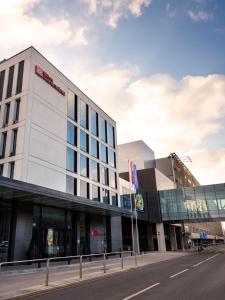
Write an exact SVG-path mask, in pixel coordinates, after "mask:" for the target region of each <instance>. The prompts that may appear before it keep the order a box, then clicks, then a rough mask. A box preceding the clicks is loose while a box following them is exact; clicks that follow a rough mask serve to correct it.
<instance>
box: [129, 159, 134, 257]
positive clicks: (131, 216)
mask: <svg viewBox="0 0 225 300" xmlns="http://www.w3.org/2000/svg"><path fill="white" fill-rule="evenodd" d="M128 170H129V183H130V210H131V215H130V218H131V236H132V250H133V252H134V253H135V252H136V251H135V250H134V220H133V204H132V196H131V188H132V183H131V178H130V177H131V174H130V161H129V160H128Z"/></svg>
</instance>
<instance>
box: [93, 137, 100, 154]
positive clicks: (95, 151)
mask: <svg viewBox="0 0 225 300" xmlns="http://www.w3.org/2000/svg"><path fill="white" fill-rule="evenodd" d="M91 155H92V156H94V157H96V158H99V142H98V141H97V140H96V139H95V138H93V137H92V138H91Z"/></svg>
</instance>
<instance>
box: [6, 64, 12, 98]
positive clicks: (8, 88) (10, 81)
mask: <svg viewBox="0 0 225 300" xmlns="http://www.w3.org/2000/svg"><path fill="white" fill-rule="evenodd" d="M13 76H14V66H11V67H10V68H9V77H8V85H7V93H6V98H9V97H11V96H12V87H13Z"/></svg>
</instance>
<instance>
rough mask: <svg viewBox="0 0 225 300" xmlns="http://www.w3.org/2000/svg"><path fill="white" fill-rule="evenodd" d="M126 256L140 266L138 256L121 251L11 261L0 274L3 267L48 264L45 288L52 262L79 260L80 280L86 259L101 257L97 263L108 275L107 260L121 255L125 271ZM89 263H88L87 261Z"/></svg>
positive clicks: (122, 267) (0, 267)
mask: <svg viewBox="0 0 225 300" xmlns="http://www.w3.org/2000/svg"><path fill="white" fill-rule="evenodd" d="M125 254H130V257H131V256H133V257H134V266H135V267H137V266H138V260H137V255H136V253H135V252H133V251H121V252H108V253H106V252H104V253H96V254H86V255H75V256H63V257H50V258H42V259H31V260H21V261H10V262H2V263H0V272H2V267H3V266H17V265H25V264H33V263H37V264H41V263H42V262H44V263H46V267H45V286H48V285H49V278H50V263H51V262H56V261H68V263H69V264H70V262H71V260H77V261H78V263H77V264H75V265H76V266H77V265H78V266H79V269H78V270H79V272H78V273H79V276H78V277H79V278H80V279H82V278H83V270H84V263H85V259H89V260H92V258H95V257H99V258H101V259H100V260H96V261H95V262H96V263H97V262H101V263H102V264H101V265H102V266H101V269H102V270H103V274H106V272H107V263H106V261H107V259H108V258H109V257H110V256H113V255H114V256H116V255H119V258H120V268H121V270H123V269H124V258H125ZM86 262H87V261H86Z"/></svg>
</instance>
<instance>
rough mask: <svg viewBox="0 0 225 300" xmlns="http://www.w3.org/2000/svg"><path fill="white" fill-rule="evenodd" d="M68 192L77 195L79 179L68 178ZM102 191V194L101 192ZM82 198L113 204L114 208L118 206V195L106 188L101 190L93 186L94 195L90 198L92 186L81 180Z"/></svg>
mask: <svg viewBox="0 0 225 300" xmlns="http://www.w3.org/2000/svg"><path fill="white" fill-rule="evenodd" d="M66 191H67V193H70V194H72V195H77V178H74V177H71V176H68V175H67V176H66ZM100 191H101V192H100ZM80 196H81V197H84V198H86V199H90V198H91V199H92V200H95V201H99V202H101V196H102V202H103V203H105V204H110V196H111V203H112V205H114V206H118V195H117V193H115V192H113V191H109V190H107V189H105V188H102V189H100V187H99V186H97V185H94V184H92V194H91V196H90V184H89V183H88V182H86V181H84V180H80Z"/></svg>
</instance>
